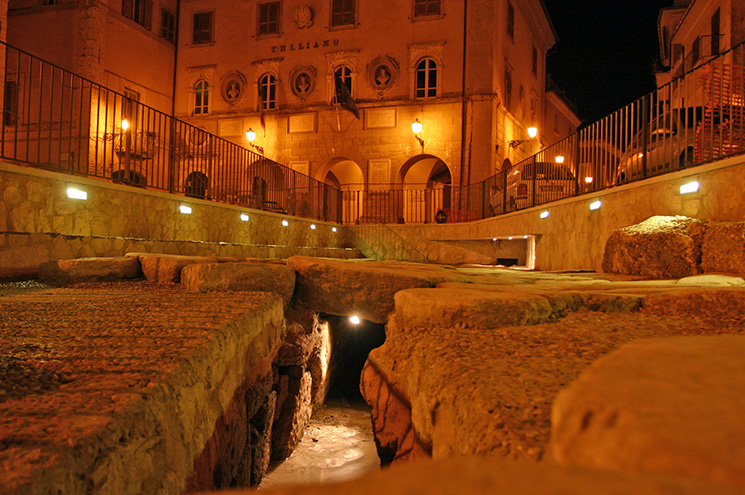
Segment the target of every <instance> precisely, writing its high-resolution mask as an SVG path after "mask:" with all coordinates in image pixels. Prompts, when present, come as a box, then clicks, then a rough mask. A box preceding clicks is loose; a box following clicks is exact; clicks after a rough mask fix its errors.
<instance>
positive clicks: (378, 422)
mask: <svg viewBox="0 0 745 495" xmlns="http://www.w3.org/2000/svg"><path fill="white" fill-rule="evenodd" d="M360 391H361V392H362V396H363V397H364V398H365V401H366V402H367V403H368V404H369V405H370V407H372V413H371V415H372V419H373V433H374V435H375V447H376V448H377V451H378V457H380V463H381V464H382V465H388V464H397V463H400V462H406V461H412V460H416V459H426V458H428V457H430V454H429V453H428V452H427V448H426V447H425V446H422V445H421V443H420V442H419V441H418V440H417V438H416V435H415V434H414V427H413V425H412V423H411V405H410V404H409V402H408V400H406V399H405V397H404V395H403V394H402V393H400V392H394V390H393V388H392V387H391V385H389V384H388V383H387V382H386V381H385V380H384V379H383V377H382V376H381V375H380V373H379V372H378V371H377V370H376V369H375V368H374V367H373V365H372V364H371V363H370V361H367V362H366V363H365V367H364V368H363V369H362V376H361V378H360Z"/></svg>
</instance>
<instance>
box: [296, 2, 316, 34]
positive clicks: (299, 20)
mask: <svg viewBox="0 0 745 495" xmlns="http://www.w3.org/2000/svg"><path fill="white" fill-rule="evenodd" d="M292 20H293V21H295V25H296V26H297V27H298V29H303V28H309V27H311V26H312V25H313V9H311V8H310V6H309V5H308V4H307V3H306V4H303V5H298V6H297V7H295V10H293V11H292Z"/></svg>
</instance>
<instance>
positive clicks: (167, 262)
mask: <svg viewBox="0 0 745 495" xmlns="http://www.w3.org/2000/svg"><path fill="white" fill-rule="evenodd" d="M125 256H127V257H132V258H137V259H139V260H140V264H141V265H142V273H143V274H144V275H145V278H146V279H147V280H148V281H149V282H155V283H158V284H170V283H179V282H180V281H181V271H182V270H183V268H184V267H185V266H187V265H191V264H196V263H215V261H216V260H215V258H212V257H206V256H181V255H178V254H150V253H127V254H126V255H125Z"/></svg>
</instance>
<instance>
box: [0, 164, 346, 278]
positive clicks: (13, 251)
mask: <svg viewBox="0 0 745 495" xmlns="http://www.w3.org/2000/svg"><path fill="white" fill-rule="evenodd" d="M68 186H75V187H78V188H79V189H83V190H85V191H86V192H87V193H88V200H86V201H82V200H74V199H69V198H68V197H67V194H66V191H67V187H68ZM180 205H188V206H190V207H191V208H192V214H191V215H185V214H182V213H180V212H179V206H180ZM242 213H243V214H248V215H249V221H247V222H244V221H241V219H240V214H242ZM283 219H287V220H288V221H289V225H288V226H287V227H285V226H283V225H282V223H281V221H282V220H283ZM311 225H315V226H316V228H315V229H311ZM334 227H336V229H337V231H336V232H333V231H332V229H333V228H334ZM347 236H348V233H347V230H346V229H345V228H344V227H342V226H340V225H336V224H332V223H328V222H321V221H314V220H309V219H303V218H296V217H289V216H286V215H278V214H274V213H269V212H263V211H258V210H251V209H248V208H239V207H237V206H230V205H225V204H220V203H215V202H211V201H205V200H200V199H195V198H188V197H185V196H179V195H174V194H168V193H163V192H158V191H150V190H147V189H139V188H134V187H127V186H123V185H120V184H114V183H109V182H106V181H102V180H95V179H86V178H83V177H76V176H71V175H65V174H59V173H55V172H49V171H46V170H41V169H35V168H31V167H23V166H19V165H13V164H10V163H6V162H0V279H2V278H22V277H26V278H28V277H32V276H35V275H36V273H37V272H38V267H39V265H40V264H41V263H43V262H45V261H50V260H55V259H71V258H81V257H90V256H123V255H124V254H125V253H127V252H155V253H170V254H182V255H200V256H229V257H256V258H288V257H290V256H292V255H295V254H305V255H311V256H323V257H336V258H352V257H360V256H361V255H360V253H359V251H358V250H356V249H350V248H347V246H348V245H349V241H348V238H347Z"/></svg>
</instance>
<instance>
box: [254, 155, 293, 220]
mask: <svg viewBox="0 0 745 495" xmlns="http://www.w3.org/2000/svg"><path fill="white" fill-rule="evenodd" d="M247 179H248V181H249V184H250V185H251V190H250V194H249V204H248V206H250V207H252V208H259V209H262V210H269V211H277V212H285V211H287V204H288V201H289V192H288V190H287V187H286V185H285V174H284V172H283V171H282V169H281V167H280V166H279V165H278V164H276V163H274V162H272V161H270V160H265V159H261V160H257V161H255V162H253V163H251V164H250V165H249V166H248V169H247Z"/></svg>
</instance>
